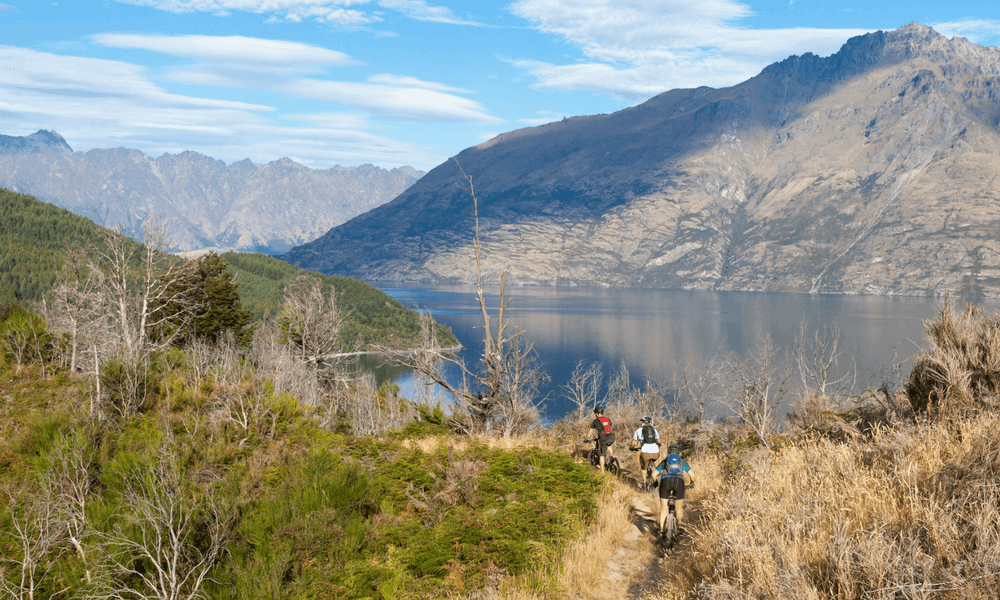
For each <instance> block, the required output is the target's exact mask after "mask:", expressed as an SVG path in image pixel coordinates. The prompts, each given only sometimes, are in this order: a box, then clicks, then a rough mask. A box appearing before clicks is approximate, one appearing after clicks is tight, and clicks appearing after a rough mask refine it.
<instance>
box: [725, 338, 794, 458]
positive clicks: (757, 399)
mask: <svg viewBox="0 0 1000 600" xmlns="http://www.w3.org/2000/svg"><path fill="white" fill-rule="evenodd" d="M726 370H727V372H728V377H726V378H724V379H723V383H722V386H723V387H724V388H725V389H726V391H727V392H728V395H727V396H726V397H725V399H724V400H723V403H724V404H726V405H727V406H728V407H729V409H730V410H732V411H733V412H734V413H735V414H736V416H737V417H739V418H740V420H741V421H742V422H743V423H746V424H747V426H749V427H750V429H751V430H752V431H753V432H754V434H755V435H756V436H757V437H758V439H760V441H761V442H762V443H764V444H765V445H767V444H768V434H769V433H771V431H772V430H773V429H774V425H775V418H774V413H775V411H776V410H777V408H778V406H780V404H781V401H782V400H783V398H784V395H785V386H786V384H787V382H788V379H789V377H790V375H789V373H788V369H787V365H786V364H785V363H784V361H782V360H781V356H780V355H779V352H778V348H777V347H776V346H775V344H774V342H773V341H772V340H771V336H770V335H765V336H764V337H763V338H762V339H761V340H760V342H759V343H758V344H757V347H756V348H755V349H754V352H753V355H752V356H750V357H747V358H740V357H737V356H735V355H730V356H729V357H728V358H727V360H726Z"/></svg>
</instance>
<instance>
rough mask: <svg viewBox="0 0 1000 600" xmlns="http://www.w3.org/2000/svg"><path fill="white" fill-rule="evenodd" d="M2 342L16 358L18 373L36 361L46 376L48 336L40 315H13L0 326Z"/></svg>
mask: <svg viewBox="0 0 1000 600" xmlns="http://www.w3.org/2000/svg"><path fill="white" fill-rule="evenodd" d="M0 340H2V341H3V342H4V344H5V345H6V346H7V349H8V350H9V351H10V353H11V356H12V357H13V358H14V365H15V368H16V370H17V371H18V372H20V371H21V370H22V369H23V368H24V366H25V365H26V364H28V363H29V362H31V361H34V362H38V363H39V364H41V366H42V374H43V375H44V374H45V360H44V358H45V357H44V352H45V346H46V345H47V344H48V335H47V331H46V329H45V322H44V321H43V320H42V319H41V318H40V317H39V316H38V315H35V314H30V313H22V314H16V315H13V316H12V317H10V318H9V319H7V321H6V322H4V323H3V324H2V325H0Z"/></svg>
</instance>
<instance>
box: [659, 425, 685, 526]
mask: <svg viewBox="0 0 1000 600" xmlns="http://www.w3.org/2000/svg"><path fill="white" fill-rule="evenodd" d="M667 452H669V454H667V457H666V458H665V459H663V461H662V462H661V463H660V465H659V466H658V467H656V474H657V475H659V477H660V536H661V537H662V536H663V535H664V532H663V526H664V523H665V522H666V520H667V513H668V512H669V510H670V509H669V506H670V504H669V499H670V492H671V491H672V492H673V493H674V498H675V499H676V502H674V510H675V511H676V513H677V525H678V528H679V527H680V524H681V523H683V522H684V489H685V486H684V483H685V480H686V479H690V480H691V484H690V485H688V486H687V487H688V488H693V487H694V476H693V475H691V467H689V466H688V464H687V462H685V460H684V459H683V458H681V455H680V454H678V452H680V448H679V447H678V446H677V444H670V446H668V447H667Z"/></svg>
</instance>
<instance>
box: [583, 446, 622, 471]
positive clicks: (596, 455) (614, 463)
mask: <svg viewBox="0 0 1000 600" xmlns="http://www.w3.org/2000/svg"><path fill="white" fill-rule="evenodd" d="M583 441H584V442H585V443H586V442H593V443H594V447H593V448H592V449H591V450H590V453H588V454H587V460H588V461H590V464H591V465H593V466H595V467H597V468H598V469H600V468H601V455H600V449H599V448H598V447H597V445H598V444H599V443H600V442H599V441H598V440H597V439H592V440H583ZM604 468H605V469H607V470H608V472H609V473H611V474H612V475H614V476H615V477H621V474H622V465H621V463H620V462H618V458H617V457H616V456H615V455H614V454H612V453H611V450H610V449H609V450H608V454H607V456H605V457H604Z"/></svg>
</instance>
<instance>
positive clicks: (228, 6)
mask: <svg viewBox="0 0 1000 600" xmlns="http://www.w3.org/2000/svg"><path fill="white" fill-rule="evenodd" d="M117 1H118V2H122V3H125V4H134V5H138V6H149V7H151V8H155V9H157V10H164V11H168V12H173V13H190V12H209V13H215V14H220V15H226V14H230V13H231V12H233V11H239V12H250V13H257V14H269V15H271V16H270V17H268V19H267V20H268V22H272V23H273V22H277V21H289V22H299V21H303V20H306V19H314V20H316V21H321V22H327V23H334V24H338V25H347V26H351V25H364V24H366V23H375V22H378V21H381V20H382V17H381V16H380V15H379V14H378V13H377V11H372V10H359V9H358V8H347V7H364V6H365V5H374V6H377V7H379V8H384V9H388V10H393V11H396V12H399V13H400V14H402V15H404V16H406V17H409V18H411V19H415V20H417V21H428V22H433V23H450V24H453V25H477V24H478V23H476V22H475V21H473V20H470V19H465V18H462V17H459V16H457V15H455V13H453V12H452V10H451V9H450V8H448V7H445V6H438V5H433V4H428V3H427V2H426V1H425V0H117Z"/></svg>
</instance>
